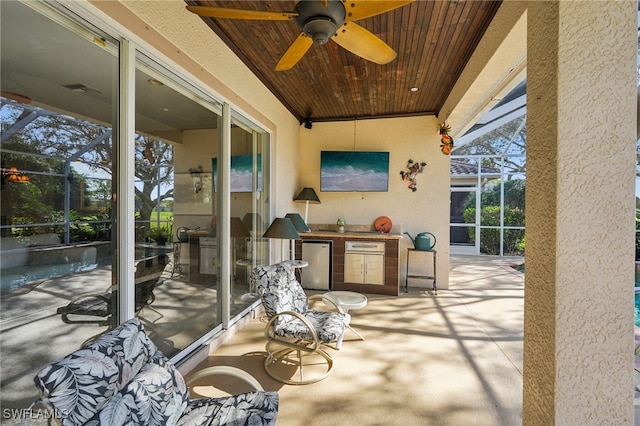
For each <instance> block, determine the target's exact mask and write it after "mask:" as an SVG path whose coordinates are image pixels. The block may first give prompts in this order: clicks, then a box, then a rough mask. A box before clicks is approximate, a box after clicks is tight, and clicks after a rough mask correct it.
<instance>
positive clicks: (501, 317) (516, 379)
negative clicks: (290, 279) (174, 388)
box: [194, 256, 524, 426]
mask: <svg viewBox="0 0 640 426" xmlns="http://www.w3.org/2000/svg"><path fill="white" fill-rule="evenodd" d="M518 263H522V259H521V258H499V257H485V256H483V257H475V256H452V257H451V270H450V283H451V284H450V289H449V290H442V289H441V290H439V291H438V295H437V296H434V295H433V294H432V293H431V291H430V290H428V291H427V290H426V289H424V288H416V287H410V288H409V292H408V293H407V294H405V293H402V294H401V295H400V296H399V297H389V296H378V295H368V298H369V301H368V304H367V306H366V307H365V308H363V309H359V310H354V311H351V312H350V313H351V314H352V325H353V327H354V328H355V329H356V330H357V331H358V332H360V333H362V334H363V335H364V336H365V339H366V340H364V341H362V340H359V339H358V338H357V336H356V335H355V334H353V333H351V332H350V331H347V334H346V338H345V342H344V345H343V347H342V349H341V350H340V351H330V354H331V356H332V357H333V359H334V362H335V366H334V371H333V373H332V374H331V375H330V376H329V377H328V378H326V379H325V380H322V381H320V382H317V383H313V384H310V385H304V386H291V385H283V384H281V383H278V382H276V381H274V380H273V379H271V378H270V377H269V376H267V375H266V374H265V372H264V368H263V361H264V352H263V351H264V343H265V339H264V335H263V330H264V318H257V319H255V320H253V321H252V322H251V323H250V324H249V325H248V326H247V327H246V328H244V329H243V330H241V331H240V332H239V333H238V334H236V335H235V336H234V337H233V338H232V339H231V340H230V341H228V342H227V343H226V344H224V345H223V346H222V347H221V348H219V349H218V350H217V351H216V352H215V353H214V354H213V355H211V356H209V357H208V358H207V359H206V360H205V361H204V362H202V363H201V364H200V365H199V366H198V368H197V369H199V368H202V367H205V366H209V365H220V364H225V365H237V366H239V367H241V368H243V369H245V370H248V371H249V372H250V373H251V374H253V375H254V376H255V377H256V378H257V379H258V380H259V381H260V383H261V384H262V385H263V386H264V388H265V389H268V390H277V391H278V392H279V394H280V401H281V402H280V411H279V417H278V424H279V425H283V426H295V425H300V426H302V425H425V424H428V425H456V426H457V425H516V424H521V423H522V352H523V350H522V338H523V317H524V315H523V306H524V277H523V274H521V273H519V272H517V271H515V270H514V269H512V268H510V267H509V266H510V265H515V264H518ZM197 369H196V370H197ZM194 390H195V392H196V393H199V394H204V395H207V394H208V392H212V391H211V390H210V388H207V387H205V386H201V385H200V384H198V385H197V386H195V388H194Z"/></svg>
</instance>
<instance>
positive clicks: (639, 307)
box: [635, 293, 640, 327]
mask: <svg viewBox="0 0 640 426" xmlns="http://www.w3.org/2000/svg"><path fill="white" fill-rule="evenodd" d="M639 312H640V293H636V315H635V319H636V326H637V327H640V313H639Z"/></svg>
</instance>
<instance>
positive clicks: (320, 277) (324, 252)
mask: <svg viewBox="0 0 640 426" xmlns="http://www.w3.org/2000/svg"><path fill="white" fill-rule="evenodd" d="M302 260H304V261H306V262H308V263H309V266H306V267H304V268H302V269H301V275H302V279H301V284H302V287H304V288H308V289H311V290H329V289H330V288H331V242H330V241H303V242H302Z"/></svg>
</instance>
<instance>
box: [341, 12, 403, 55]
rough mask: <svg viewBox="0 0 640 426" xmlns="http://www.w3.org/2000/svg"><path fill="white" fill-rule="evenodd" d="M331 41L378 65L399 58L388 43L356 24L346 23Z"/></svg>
mask: <svg viewBox="0 0 640 426" xmlns="http://www.w3.org/2000/svg"><path fill="white" fill-rule="evenodd" d="M331 39H332V40H333V41H335V42H336V43H338V44H339V45H340V46H342V47H344V48H345V49H347V50H348V51H350V52H351V53H355V54H356V55H358V56H360V57H361V58H363V59H366V60H368V61H371V62H375V63H376V64H380V65H382V64H387V63H389V62H391V61H393V60H394V59H395V58H396V56H397V55H396V52H395V50H393V49H392V48H391V47H389V45H388V44H387V43H385V42H384V41H382V40H380V38H379V37H378V36H376V35H375V34H373V33H371V32H370V31H369V30H366V29H364V28H363V27H361V26H360V25H358V24H356V23H355V22H346V23H345V24H344V26H343V27H342V28H341V29H340V30H339V31H338V33H337V34H336V35H334V36H333V37H331Z"/></svg>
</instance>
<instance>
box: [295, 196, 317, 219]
mask: <svg viewBox="0 0 640 426" xmlns="http://www.w3.org/2000/svg"><path fill="white" fill-rule="evenodd" d="M293 201H298V202H300V201H304V202H305V204H306V206H305V209H304V223H308V220H307V219H308V217H309V203H313V204H320V198H318V194H316V191H315V190H314V189H313V188H311V187H306V188H302V191H300V193H299V194H298V196H297V197H296V198H294V199H293Z"/></svg>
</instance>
